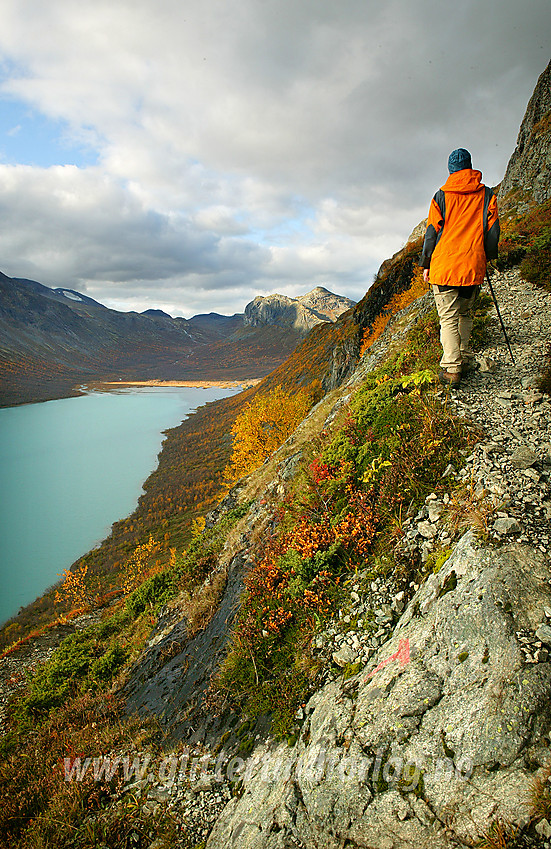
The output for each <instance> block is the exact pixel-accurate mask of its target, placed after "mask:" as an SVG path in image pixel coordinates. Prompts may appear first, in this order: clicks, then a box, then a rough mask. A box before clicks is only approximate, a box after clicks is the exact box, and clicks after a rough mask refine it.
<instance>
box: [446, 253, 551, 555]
mask: <svg viewBox="0 0 551 849" xmlns="http://www.w3.org/2000/svg"><path fill="white" fill-rule="evenodd" d="M492 285H493V287H494V291H495V294H496V298H497V301H498V304H499V307H500V312H501V315H502V317H503V321H504V324H505V327H506V329H507V335H508V337H509V341H510V343H511V348H512V351H513V355H514V358H515V363H516V365H513V362H512V360H511V357H510V355H509V352H508V350H507V346H506V343H505V339H504V336H503V331H502V328H501V325H500V323H499V320H498V317H497V314H496V312H495V309H493V310H492V322H491V326H490V331H489V337H490V338H489V340H488V342H487V344H486V346H485V348H484V350H482V351H480V352H478V354H477V359H478V361H479V362H480V364H481V368H480V370H479V371H477V372H474V373H473V374H471V375H469V376H467V377H466V378H465V380H464V381H463V382H462V384H461V387H460V388H459V389H458V390H456V391H455V392H454V396H455V398H454V401H453V403H454V404H455V407H456V409H457V411H458V412H459V413H461V414H462V415H464V416H465V417H466V418H468V419H471V420H472V421H474V422H475V423H476V424H478V425H479V426H480V427H481V428H482V429H483V430H484V432H485V433H486V434H487V440H485V441H483V442H481V443H479V444H478V445H477V446H476V447H475V450H474V451H473V453H472V454H471V455H470V457H468V458H467V463H466V467H465V469H464V470H462V472H461V473H460V475H461V477H463V478H464V479H468V478H471V476H473V477H474V478H475V479H476V481H477V483H478V485H479V486H481V487H483V488H485V489H486V490H487V491H488V492H489V493H491V494H492V495H493V496H494V498H493V500H494V502H495V503H497V504H500V503H501V508H500V509H499V511H498V516H497V520H496V522H495V523H494V525H493V530H494V531H495V532H496V533H497V535H498V536H507V535H510V534H514V535H515V536H516V537H517V538H518V539H519V540H520V541H521V542H530V543H531V544H532V545H535V546H537V547H539V548H540V549H541V550H542V551H548V550H549V540H550V536H551V491H550V488H549V475H550V472H551V403H550V398H549V396H548V395H544V394H543V393H542V392H540V391H538V389H537V380H538V376H539V374H540V372H541V369H542V366H543V364H544V361H545V351H546V349H547V347H548V345H549V344H550V342H551V293H549V292H545V291H544V290H542V289H538V288H536V287H535V286H532V285H531V284H529V283H526V282H525V281H523V280H522V279H521V278H520V274H519V272H518V270H516V269H515V270H513V271H506V272H503V273H501V274H499V275H498V274H496V275H494V280H493V283H492Z"/></svg>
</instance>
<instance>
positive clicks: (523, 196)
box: [498, 62, 551, 211]
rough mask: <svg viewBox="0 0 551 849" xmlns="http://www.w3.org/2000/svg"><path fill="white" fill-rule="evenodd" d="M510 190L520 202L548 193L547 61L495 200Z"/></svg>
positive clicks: (550, 110) (550, 101)
mask: <svg viewBox="0 0 551 849" xmlns="http://www.w3.org/2000/svg"><path fill="white" fill-rule="evenodd" d="M511 193H516V194H517V195H520V197H518V200H519V201H524V202H526V200H527V199H533V201H535V202H536V203H543V202H544V201H546V200H548V199H549V198H550V197H551V62H550V63H549V65H548V66H547V68H546V69H545V71H544V72H543V73H542V74H541V76H540V78H539V80H538V82H537V85H536V88H535V89H534V93H533V95H532V97H531V98H530V101H529V103H528V106H527V109H526V114H525V115H524V119H523V121H522V124H521V127H520V131H519V134H518V138H517V146H516V148H515V150H514V152H513V155H512V156H511V159H510V160H509V164H508V166H507V171H506V172H505V177H504V178H503V180H502V182H501V185H500V187H499V192H498V200H499V201H507V200H508V196H509V195H510V194H511ZM520 211H522V209H521V210H520Z"/></svg>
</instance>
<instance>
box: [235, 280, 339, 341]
mask: <svg viewBox="0 0 551 849" xmlns="http://www.w3.org/2000/svg"><path fill="white" fill-rule="evenodd" d="M354 304H355V301H352V300H350V298H345V297H344V296H342V295H335V294H334V293H333V292H330V291H329V290H328V289H326V288H325V287H324V286H316V287H315V288H314V289H312V291H311V292H307V293H306V294H305V295H299V296H298V297H296V298H290V297H288V296H287V295H280V294H274V295H258V296H257V297H256V298H254V300H252V301H251V302H250V303H249V304H247V306H246V307H245V324H246V325H249V326H250V327H262V326H267V325H273V326H275V327H286V328H287V327H288V328H293V329H294V330H298V331H299V332H300V333H306V332H308V331H309V330H311V329H312V327H315V325H316V324H320V322H323V321H326V322H334V321H336V320H337V318H338V317H339V316H340V315H342V313H343V312H346V311H347V310H349V309H350V308H351V307H353V306H354Z"/></svg>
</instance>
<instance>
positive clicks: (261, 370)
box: [0, 274, 351, 405]
mask: <svg viewBox="0 0 551 849" xmlns="http://www.w3.org/2000/svg"><path fill="white" fill-rule="evenodd" d="M314 292H316V290H314ZM320 292H321V300H322V301H323V302H324V304H326V305H327V309H326V313H324V314H323V315H322V314H319V315H317V314H315V313H314V311H313V307H305V308H304V311H305V312H307V313H308V315H309V316H310V320H309V323H308V327H309V326H312V325H313V324H314V323H319V322H320V321H332V320H333V318H334V317H335V316H336V315H338V314H340V312H342V311H343V310H344V309H347V308H348V306H349V304H350V303H351V302H350V301H348V299H342V298H340V297H339V296H335V295H332V294H331V293H330V292H327V291H326V290H320ZM273 297H275V298H276V299H277V298H278V297H280V296H273ZM304 297H305V298H306V299H308V298H310V299H311V301H312V303H314V302H317V301H318V300H320V296H319V295H318V296H316V295H315V294H314V293H310V295H307V296H304ZM267 301H269V298H268V299H266V298H260V299H256V301H255V303H256V304H257V308H258V310H260V311H263V312H264V314H265V317H264V320H263V321H262V322H260V323H259V324H258V326H257V327H252V326H250V323H249V324H247V322H245V321H244V317H243V316H242V315H234V316H222V315H217V314H216V313H210V314H208V315H198V316H194V317H193V318H191V319H189V320H187V319H184V318H172V317H171V316H169V315H167V314H166V313H164V312H163V311H162V310H154V309H152V310H146V311H145V312H144V313H136V312H127V313H124V312H119V311H117V310H112V309H108V308H107V307H105V306H103V305H102V304H100V303H98V302H97V301H94V300H93V299H92V298H89V297H87V296H86V295H82V294H80V293H79V292H76V291H74V290H72V289H60V288H58V289H50V288H48V287H47V286H43V285H41V284H40V283H37V282H35V281H32V280H23V279H17V278H13V279H12V278H9V277H6V275H3V274H0V366H1V376H0V405H8V404H14V403H21V402H23V401H39V400H45V399H47V398H54V397H59V396H61V395H67V394H72V393H74V392H75V391H76V386H77V385H78V384H79V383H85V382H89V381H92V380H101V379H105V380H113V379H115V380H116V379H118V378H123V379H127V380H131V379H134V380H147V379H151V378H155V379H165V380H168V379H170V380H177V379H180V380H193V379H212V380H230V379H237V380H241V379H244V378H258V377H263V376H264V375H266V374H268V373H269V372H270V371H272V370H273V369H274V368H275V367H276V366H278V365H279V364H280V363H281V362H282V361H283V360H284V359H285V358H286V357H287V356H288V355H289V354H290V353H291V351H292V350H293V349H294V348H295V347H296V345H297V343H298V342H299V341H300V339H302V338H303V336H304V333H305V332H306V329H307V327H306V325H305V324H304V322H303V323H302V324H301V323H300V322H298V323H293V322H280V321H279V320H278V316H277V315H275V314H274V315H273V316H270V315H267V313H268V312H269V310H266V309H265V307H264V303H265V302H267ZM297 303H299V302H298V301H297ZM301 309H302V307H301ZM272 319H273V320H272ZM260 327H261V328H262V330H259V329H258V328H260Z"/></svg>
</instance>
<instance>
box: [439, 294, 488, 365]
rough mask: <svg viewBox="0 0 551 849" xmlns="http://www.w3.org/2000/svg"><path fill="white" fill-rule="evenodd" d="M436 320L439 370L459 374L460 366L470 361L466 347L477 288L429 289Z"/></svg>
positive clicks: (471, 357) (468, 349) (469, 353)
mask: <svg viewBox="0 0 551 849" xmlns="http://www.w3.org/2000/svg"><path fill="white" fill-rule="evenodd" d="M432 291H433V294H434V300H435V301H436V309H437V311H438V318H439V319H440V342H441V343H442V348H443V355H442V359H441V360H440V367H441V368H443V369H446V371H448V372H450V373H451V374H457V373H458V372H460V371H461V364H462V363H468V362H469V361H470V360H472V359H473V358H474V354H473V352H472V351H471V349H470V347H469V342H470V340H471V331H472V329H473V312H472V311H473V306H474V303H475V301H476V297H477V295H478V293H479V291H480V286H434V285H433V287H432Z"/></svg>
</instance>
